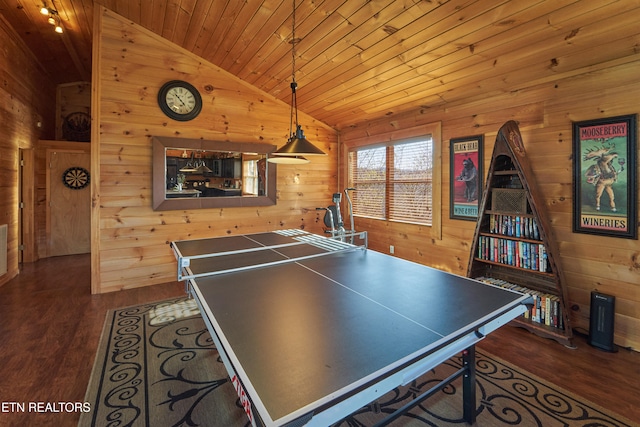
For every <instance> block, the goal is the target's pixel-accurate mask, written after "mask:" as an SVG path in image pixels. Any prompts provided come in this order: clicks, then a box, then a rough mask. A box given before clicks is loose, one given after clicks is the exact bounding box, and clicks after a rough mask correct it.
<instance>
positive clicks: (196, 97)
mask: <svg viewBox="0 0 640 427" xmlns="http://www.w3.org/2000/svg"><path fill="white" fill-rule="evenodd" d="M158 104H159V105H160V109H161V110H162V111H163V112H164V113H165V114H166V115H167V116H168V117H171V118H172V119H174V120H180V121H186V120H192V119H194V118H195V117H196V116H197V115H198V114H200V110H202V98H201V97H200V93H199V92H198V90H197V89H196V88H195V87H193V85H191V84H189V83H187V82H183V81H180V80H172V81H170V82H167V83H165V84H164V85H163V86H162V88H160V92H158Z"/></svg>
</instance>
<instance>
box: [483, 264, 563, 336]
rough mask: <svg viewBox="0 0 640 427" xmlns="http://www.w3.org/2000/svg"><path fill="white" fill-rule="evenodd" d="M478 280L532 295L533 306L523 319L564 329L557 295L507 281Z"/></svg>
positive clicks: (485, 278) (484, 278)
mask: <svg viewBox="0 0 640 427" xmlns="http://www.w3.org/2000/svg"><path fill="white" fill-rule="evenodd" d="M476 280H479V281H481V282H484V283H488V284H491V285H495V286H499V287H501V288H506V289H511V290H514V291H518V292H522V293H524V294H529V295H531V297H532V298H533V305H532V306H531V309H530V310H528V311H527V312H526V313H524V314H523V315H522V317H523V318H525V319H528V320H530V321H531V322H535V323H540V324H542V325H546V326H549V327H553V328H558V329H564V321H563V317H562V315H563V313H562V304H561V302H560V297H558V296H557V295H554V294H549V293H544V292H539V291H536V290H533V289H529V288H526V287H524V286H521V285H516V284H514V283H511V282H508V281H506V280H502V279H495V278H492V277H485V276H482V277H477V278H476Z"/></svg>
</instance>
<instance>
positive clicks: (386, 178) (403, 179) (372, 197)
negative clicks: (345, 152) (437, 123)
mask: <svg viewBox="0 0 640 427" xmlns="http://www.w3.org/2000/svg"><path fill="white" fill-rule="evenodd" d="M432 175H433V146H432V139H431V138H430V137H425V138H421V139H418V140H415V139H414V140H411V141H398V142H395V143H393V144H389V145H387V146H383V147H376V148H362V149H359V150H354V151H351V152H350V153H349V177H350V185H351V186H353V187H355V188H356V191H355V192H354V193H353V212H354V214H355V215H360V216H368V217H373V218H380V219H389V220H396V221H405V222H414V223H418V224H425V225H431V222H432Z"/></svg>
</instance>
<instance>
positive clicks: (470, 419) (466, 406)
mask: <svg viewBox="0 0 640 427" xmlns="http://www.w3.org/2000/svg"><path fill="white" fill-rule="evenodd" d="M462 363H463V365H464V367H465V369H466V372H465V374H464V376H463V378H462V413H463V417H464V420H465V421H466V422H467V423H469V424H473V423H475V422H476V346H475V345H472V346H471V347H469V348H467V349H466V350H465V351H463V352H462Z"/></svg>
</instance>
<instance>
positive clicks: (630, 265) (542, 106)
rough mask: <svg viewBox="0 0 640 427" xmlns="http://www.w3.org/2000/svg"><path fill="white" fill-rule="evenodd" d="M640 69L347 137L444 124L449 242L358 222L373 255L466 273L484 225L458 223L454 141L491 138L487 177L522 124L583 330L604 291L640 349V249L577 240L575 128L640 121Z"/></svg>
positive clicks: (602, 70)
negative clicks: (512, 129)
mask: <svg viewBox="0 0 640 427" xmlns="http://www.w3.org/2000/svg"><path fill="white" fill-rule="evenodd" d="M638 70H640V60H638V59H637V58H635V60H634V59H633V58H631V57H628V58H627V59H626V60H613V61H611V62H609V63H606V62H605V63H598V64H597V65H594V66H593V67H585V68H584V72H583V73H577V74H574V75H571V76H570V77H567V78H564V79H558V80H554V81H551V79H550V81H549V82H540V83H537V84H536V83H534V84H531V85H530V86H529V87H527V88H526V89H523V90H522V91H516V92H510V93H505V94H502V95H495V96H487V97H485V98H484V99H477V98H474V99H471V100H470V101H469V102H468V103H465V104H462V103H460V104H448V105H447V106H446V108H438V107H431V108H422V109H420V110H416V111H413V112H407V113H405V114H399V115H392V116H390V117H389V118H386V119H384V120H379V121H375V122H369V123H365V124H363V125H361V126H354V127H351V128H349V129H343V130H342V132H341V141H342V143H343V144H344V146H345V147H349V146H358V145H360V144H361V141H362V140H364V139H366V138H371V137H372V136H375V135H379V134H383V133H386V132H389V130H390V129H397V130H399V131H400V130H401V129H404V128H409V127H414V126H417V125H420V124H425V123H433V122H437V121H440V122H441V123H442V141H443V147H442V206H440V209H441V212H442V240H436V239H433V238H431V235H430V233H429V232H428V230H425V227H419V226H416V225H410V224H400V223H394V222H386V221H378V220H372V219H366V218H356V229H358V230H368V231H369V243H370V247H371V248H372V249H375V250H379V251H381V252H384V253H389V246H390V245H393V246H394V249H395V254H396V256H399V257H402V258H406V259H409V260H412V261H416V262H420V263H422V264H425V265H429V266H432V267H435V268H439V269H442V270H445V271H449V272H453V273H456V274H462V275H464V274H466V268H467V263H468V259H469V255H470V254H469V251H470V243H471V240H472V238H473V233H474V230H475V223H474V222H471V221H462V220H451V219H449V185H450V179H451V177H450V176H449V140H450V139H451V138H454V137H462V136H467V135H475V134H478V133H483V134H484V135H485V147H484V154H485V155H484V170H485V172H486V171H487V168H488V166H489V160H490V157H491V152H492V150H493V144H494V141H495V136H496V132H497V130H498V129H499V127H500V126H501V125H502V124H503V123H505V122H506V121H508V120H511V119H513V120H517V121H519V122H520V129H521V132H522V136H523V140H524V143H525V148H526V150H527V156H528V158H529V160H530V162H531V165H532V168H533V172H534V174H535V179H536V181H537V183H538V186H539V188H540V189H541V192H542V194H543V196H544V204H545V206H544V207H543V209H545V210H546V211H547V213H548V217H549V218H550V220H551V226H552V232H553V234H554V236H555V239H556V241H557V243H558V246H559V248H560V254H559V255H560V262H561V263H562V268H563V270H564V272H565V275H566V282H567V283H566V286H567V289H568V294H569V301H568V306H569V307H572V308H573V310H572V312H571V318H572V322H573V325H574V327H576V328H578V329H579V330H581V331H582V332H584V331H587V330H588V327H589V308H590V307H589V298H590V293H591V291H592V290H596V289H597V290H598V291H600V292H603V293H608V294H611V295H614V296H616V325H615V342H616V344H618V345H621V346H624V347H631V348H634V349H636V350H638V349H640V309H639V308H638V307H640V282H639V281H638V279H637V278H638V277H639V274H640V262H639V261H638V260H639V259H640V243H638V241H637V240H629V239H617V238H611V237H600V236H591V235H588V234H578V233H573V232H572V212H573V210H572V209H573V208H572V206H573V170H572V155H573V153H572V150H573V148H572V136H571V132H572V129H571V122H572V121H579V120H588V119H595V118H601V117H611V116H617V115H623V114H634V113H638V112H639V110H640V108H639V107H638V103H637V94H638V93H640V83H639V82H638V79H637V73H638ZM638 169H639V170H640V167H639V168H638ZM639 172H640V171H636V173H639ZM345 176H346V174H345V173H344V172H343V174H342V175H341V179H342V181H343V182H341V186H346V183H345V182H344V179H345V178H344V177H345ZM636 176H640V175H636ZM638 210H639V211H640V207H639V208H638Z"/></svg>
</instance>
